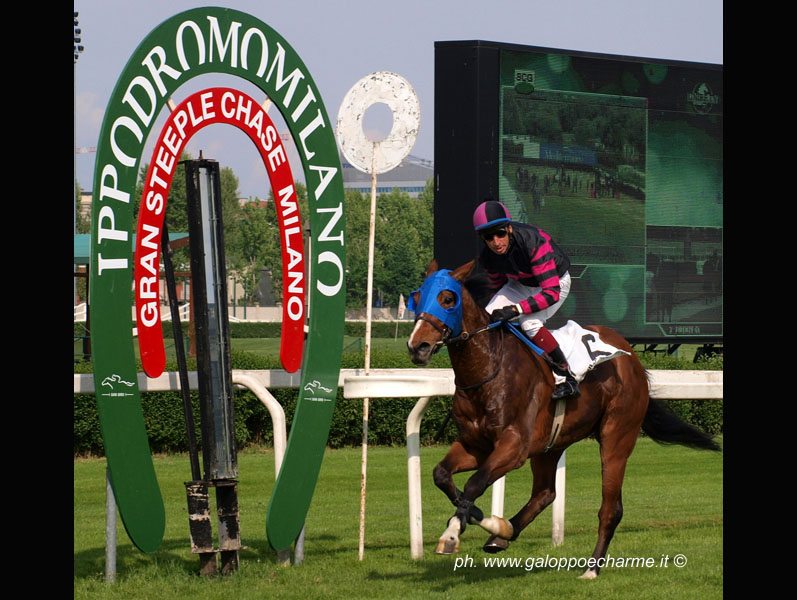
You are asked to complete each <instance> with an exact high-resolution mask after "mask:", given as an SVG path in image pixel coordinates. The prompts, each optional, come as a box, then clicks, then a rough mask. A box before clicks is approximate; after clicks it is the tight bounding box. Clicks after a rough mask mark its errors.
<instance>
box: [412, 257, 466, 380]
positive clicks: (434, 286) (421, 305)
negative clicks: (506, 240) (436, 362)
mask: <svg viewBox="0 0 797 600" xmlns="http://www.w3.org/2000/svg"><path fill="white" fill-rule="evenodd" d="M473 265H474V262H473V261H472V262H470V263H468V264H467V265H464V266H462V267H460V268H458V269H457V270H456V271H453V272H452V271H449V270H447V269H443V270H439V271H438V270H437V262H436V261H432V263H431V264H430V265H429V268H428V269H427V271H426V280H425V281H424V282H423V285H422V286H421V288H420V289H418V290H415V291H413V292H411V293H410V297H409V303H408V306H407V307H408V308H409V310H412V311H414V312H415V328H414V329H413V330H412V333H411V334H410V339H409V340H408V341H407V348H408V350H409V353H410V359H411V360H412V362H414V363H415V364H417V365H426V364H428V362H429V359H431V357H432V355H433V354H434V353H435V352H437V350H439V349H440V346H442V345H443V344H444V343H445V342H446V341H447V340H448V339H450V338H451V337H456V336H458V335H459V334H460V332H461V331H462V292H463V289H462V281H463V280H464V279H465V278H466V277H467V276H468V274H469V273H470V271H471V269H472V268H473Z"/></svg>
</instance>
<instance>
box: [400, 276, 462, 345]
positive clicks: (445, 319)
mask: <svg viewBox="0 0 797 600" xmlns="http://www.w3.org/2000/svg"><path fill="white" fill-rule="evenodd" d="M450 273H451V271H450V270H448V269H442V270H440V271H436V272H434V273H432V274H431V275H429V277H427V278H426V281H424V282H423V285H422V286H421V288H420V289H419V290H413V291H412V292H410V297H409V302H408V303H407V308H408V309H409V310H411V311H413V312H414V313H415V315H416V318H417V316H418V315H420V314H421V313H426V314H427V315H431V316H433V317H436V318H437V319H439V320H440V321H442V323H443V324H444V325H445V326H446V327H448V328H449V329H450V330H451V333H452V334H453V335H454V336H455V337H456V336H458V335H459V334H460V332H461V331H462V283H460V282H459V281H457V280H456V279H454V278H453V277H451V275H450ZM444 290H448V291H450V292H452V293H453V294H454V295H455V296H456V297H457V303H456V304H455V305H454V306H452V307H450V308H443V307H442V306H440V303H439V302H438V301H437V295H438V294H439V293H440V292H442V291H444ZM417 292H420V293H421V298H420V301H419V302H418V303H417V304H416V303H415V298H414V296H415V294H416V293H417Z"/></svg>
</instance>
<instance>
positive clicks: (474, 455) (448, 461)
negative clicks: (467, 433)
mask: <svg viewBox="0 0 797 600" xmlns="http://www.w3.org/2000/svg"><path fill="white" fill-rule="evenodd" d="M484 459H485V456H484V455H483V454H481V453H479V452H475V451H472V450H469V449H466V448H465V446H463V445H462V443H461V442H460V441H459V440H457V441H455V442H454V443H453V444H452V445H451V448H450V449H449V450H448V453H447V454H446V456H445V458H443V460H441V461H440V462H439V463H438V465H437V466H436V467H435V469H434V483H435V485H436V486H437V487H439V488H440V489H441V490H442V491H443V493H444V494H445V495H446V496H447V497H448V499H449V500H451V504H453V505H454V506H455V507H456V509H457V512H456V514H455V515H454V516H453V517H451V519H449V521H448V526H447V528H446V530H445V532H444V533H443V535H442V536H440V541H439V542H438V544H437V548H436V549H435V552H436V553H437V554H456V553H457V551H458V549H459V534H460V533H462V532H463V531H465V525H466V524H467V522H468V519H469V518H470V515H474V516H477V517H478V518H479V520H481V518H482V512H481V510H479V508H478V507H476V506H473V503H472V502H471V503H470V504H469V505H467V504H466V505H464V506H463V504H462V498H463V494H462V491H460V490H459V489H457V487H456V485H455V484H454V478H453V475H454V474H455V473H461V472H463V471H472V470H474V469H476V468H477V467H478V466H479V464H480V462H482V461H484ZM466 509H467V510H466ZM466 512H467V515H466Z"/></svg>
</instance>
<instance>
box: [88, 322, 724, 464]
mask: <svg viewBox="0 0 797 600" xmlns="http://www.w3.org/2000/svg"><path fill="white" fill-rule="evenodd" d="M258 325H259V324H258ZM355 325H356V324H355ZM393 328H394V329H395V325H393ZM390 337H392V334H391V336H390ZM641 358H642V360H643V364H644V365H645V367H646V368H648V369H694V368H709V369H720V370H721V369H722V357H718V358H713V359H711V360H710V361H701V363H698V364H693V363H692V362H689V361H685V360H678V359H676V358H674V357H655V356H649V355H643V356H642V357H641ZM363 364H364V356H363V353H362V352H359V353H346V354H344V356H343V359H342V363H341V368H344V369H352V368H362V366H363ZM429 366H430V368H448V367H450V362H449V360H448V355H447V354H446V352H445V351H442V352H440V353H438V354H437V355H436V356H435V357H434V358H433V360H432V363H431V364H430V365H429ZM232 367H233V369H280V368H281V365H280V364H279V359H278V358H276V357H275V358H267V357H262V356H258V355H255V354H252V353H249V352H237V351H233V353H232ZM371 367H372V368H374V369H385V368H411V367H412V364H411V363H410V361H409V358H408V357H407V354H406V353H404V352H389V351H380V350H376V349H374V350H373V351H372V353H371ZM188 368H189V370H196V362H195V361H189V365H188ZM139 370H140V369H139ZM166 370H167V371H176V370H177V365H176V364H174V363H170V364H167V365H166ZM75 372H76V373H77V372H91V363H86V362H81V363H77V364H76V365H75ZM271 393H272V394H273V395H274V397H275V398H276V399H277V401H278V402H279V403H280V404H281V405H282V407H283V409H284V411H285V417H286V422H287V425H288V428H289V429H290V425H291V422H292V421H293V415H294V412H295V410H296V401H297V399H298V396H299V391H298V389H274V390H271ZM191 398H192V402H193V405H194V420H195V422H196V423H197V428H198V429H199V406H198V394H197V392H192V394H191ZM141 404H142V409H143V413H144V420H145V423H146V426H147V431H148V433H149V438H150V446H151V449H152V451H153V452H156V453H161V452H184V451H186V450H187V449H188V442H187V436H186V431H185V419H184V416H183V403H182V397H181V395H180V392H142V394H141ZM414 405H415V399H413V398H393V399H372V400H371V401H370V406H369V423H368V442H369V444H371V445H402V444H404V443H405V441H406V438H405V435H406V434H405V427H406V420H407V415H408V414H409V413H410V411H411V410H412V408H413V406H414ZM671 406H673V408H674V410H675V411H676V412H677V413H678V414H679V415H680V416H681V417H682V418H683V419H685V420H686V421H687V422H690V423H693V424H694V425H696V426H698V427H700V428H701V429H703V430H704V431H707V432H708V433H711V434H720V433H722V427H723V421H722V415H723V411H722V409H723V402H722V401H721V400H720V401H713V400H712V401H703V400H694V401H689V400H680V401H673V402H671ZM450 407H451V398H445V397H439V398H435V399H433V400H432V401H431V402H430V404H429V406H428V408H427V410H426V412H425V414H424V418H423V421H422V424H421V443H423V444H429V443H432V442H433V439H434V437H435V435H436V434H437V432H438V430H439V428H440V427H441V425H442V424H443V422H444V420H445V418H446V416H447V414H448V411H449V409H450ZM362 418H363V402H362V400H359V399H346V398H343V390H342V389H338V396H337V403H336V406H335V412H334V414H333V417H332V425H331V427H330V433H329V441H328V444H329V446H330V447H332V448H340V447H345V446H358V445H360V444H361V442H362ZM235 425H236V440H237V442H238V447H239V448H245V447H247V446H251V445H261V444H265V445H271V444H272V442H273V437H274V433H273V429H272V424H271V418H270V416H269V414H268V410H267V409H266V408H265V406H263V404H262V403H261V402H260V401H259V400H258V399H257V397H256V396H255V395H254V394H253V393H251V392H249V391H248V390H236V391H235ZM197 435H198V436H201V432H200V431H197ZM455 437H456V427H455V426H454V424H453V422H452V421H449V422H448V424H447V426H446V428H445V430H444V432H443V434H442V436H441V437H440V443H450V442H452V441H453V440H454V438H455ZM73 440H74V454H75V455H76V456H78V455H86V454H94V455H102V454H103V452H104V451H103V443H102V436H101V434H100V427H99V421H98V418H97V409H96V401H95V397H94V394H76V395H74V429H73Z"/></svg>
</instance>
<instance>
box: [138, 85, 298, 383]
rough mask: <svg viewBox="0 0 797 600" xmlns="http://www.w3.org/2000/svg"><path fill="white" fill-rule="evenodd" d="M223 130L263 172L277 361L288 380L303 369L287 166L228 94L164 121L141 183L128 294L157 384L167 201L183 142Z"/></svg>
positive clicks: (209, 97)
mask: <svg viewBox="0 0 797 600" xmlns="http://www.w3.org/2000/svg"><path fill="white" fill-rule="evenodd" d="M217 123H226V124H229V125H234V126H235V127H238V128H239V129H240V130H241V131H243V132H244V133H246V134H247V135H248V136H249V137H250V139H251V140H252V141H253V142H254V144H255V146H256V147H257V150H258V152H260V156H261V157H262V159H263V164H264V165H265V167H266V171H267V172H268V177H269V181H270V182H271V189H272V190H274V204H275V206H276V209H277V218H278V222H279V227H280V234H281V235H280V242H281V245H282V271H283V280H282V287H283V290H282V292H283V297H282V336H281V343H280V360H281V361H282V366H283V367H285V370H286V371H288V372H289V373H294V372H295V371H297V370H298V369H299V367H300V366H301V364H302V350H303V347H304V316H305V315H304V288H305V286H304V241H303V233H302V220H301V218H300V216H299V203H298V200H297V199H296V190H295V189H294V185H293V174H292V172H291V166H290V163H288V157H287V154H286V153H285V148H284V146H283V145H282V141H281V140H280V137H279V134H278V133H277V128H276V127H275V126H274V123H273V122H272V121H271V119H270V118H269V116H268V114H267V113H266V111H264V110H263V108H262V107H261V106H259V105H258V104H257V102H255V100H254V99H253V98H251V97H250V96H249V95H247V94H245V93H243V92H241V91H238V90H233V89H230V88H212V89H209V90H203V91H201V92H196V93H195V94H192V95H191V96H189V97H188V98H186V99H185V100H183V101H182V102H181V103H180V104H179V105H178V106H177V107H175V109H174V110H173V111H172V112H171V114H170V115H169V118H168V119H167V121H166V123H165V124H164V126H163V129H162V130H161V135H160V138H158V142H157V144H155V149H154V150H153V151H152V161H151V162H150V163H149V170H148V171H147V175H146V178H145V179H144V192H143V194H142V202H141V208H140V209H139V213H138V228H137V231H136V248H135V267H134V280H135V284H134V289H135V295H136V319H137V322H138V340H139V351H140V354H141V364H142V367H143V369H144V372H145V373H146V374H147V375H148V376H149V377H158V376H160V374H161V373H163V369H164V367H165V365H166V351H165V349H164V345H163V327H162V325H161V318H160V306H159V305H160V299H159V296H160V294H159V293H158V280H159V274H158V264H159V257H160V252H161V248H160V244H161V238H162V232H163V221H164V217H165V216H166V200H167V198H168V197H169V189H170V188H171V184H172V178H173V177H174V173H175V172H176V166H177V161H178V160H179V159H180V155H181V154H182V151H183V148H185V145H186V144H187V143H188V140H190V139H191V137H192V136H193V135H194V134H195V133H196V132H198V131H199V130H200V129H202V128H204V127H207V126H208V125H214V124H217Z"/></svg>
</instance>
